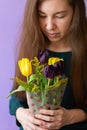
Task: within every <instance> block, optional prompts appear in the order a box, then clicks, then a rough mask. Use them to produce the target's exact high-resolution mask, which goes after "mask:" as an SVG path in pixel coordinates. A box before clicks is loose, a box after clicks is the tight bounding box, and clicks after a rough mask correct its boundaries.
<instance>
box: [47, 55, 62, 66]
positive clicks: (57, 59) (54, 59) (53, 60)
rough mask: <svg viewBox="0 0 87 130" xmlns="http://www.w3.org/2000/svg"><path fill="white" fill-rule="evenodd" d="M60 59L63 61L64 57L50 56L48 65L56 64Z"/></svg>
mask: <svg viewBox="0 0 87 130" xmlns="http://www.w3.org/2000/svg"><path fill="white" fill-rule="evenodd" d="M59 61H63V59H62V58H56V57H53V58H49V60H48V65H54V64H55V63H56V62H59Z"/></svg>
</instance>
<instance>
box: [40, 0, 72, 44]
mask: <svg viewBox="0 0 87 130" xmlns="http://www.w3.org/2000/svg"><path fill="white" fill-rule="evenodd" d="M38 14H39V22H40V28H41V31H42V32H43V33H44V34H45V36H46V37H47V38H48V39H49V41H50V42H59V41H61V40H64V39H66V36H67V34H68V31H69V27H70V24H71V21H72V17H73V9H72V7H71V6H70V5H69V3H68V0H43V1H42V2H40V4H39V6H38Z"/></svg>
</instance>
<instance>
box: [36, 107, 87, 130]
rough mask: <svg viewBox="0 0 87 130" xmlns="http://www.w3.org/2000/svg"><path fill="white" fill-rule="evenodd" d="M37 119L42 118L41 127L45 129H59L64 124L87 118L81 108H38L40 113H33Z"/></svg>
mask: <svg viewBox="0 0 87 130" xmlns="http://www.w3.org/2000/svg"><path fill="white" fill-rule="evenodd" d="M35 117H36V118H37V119H40V120H43V121H44V122H43V123H42V127H43V128H45V129H47V130H54V129H60V128H61V127H63V126H65V125H70V124H73V123H77V122H82V121H85V120H86V119H87V114H86V113H85V112H84V111H83V110H82V109H71V110H68V109H65V108H63V107H60V108H59V109H58V110H40V114H37V115H35Z"/></svg>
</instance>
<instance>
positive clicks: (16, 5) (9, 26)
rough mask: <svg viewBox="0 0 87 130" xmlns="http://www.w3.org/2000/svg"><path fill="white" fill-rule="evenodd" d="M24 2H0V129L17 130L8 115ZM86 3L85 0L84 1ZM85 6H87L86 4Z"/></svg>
mask: <svg viewBox="0 0 87 130" xmlns="http://www.w3.org/2000/svg"><path fill="white" fill-rule="evenodd" d="M25 2H26V0H0V129H1V130H18V129H19V128H18V127H17V126H16V123H15V118H14V116H11V115H10V114H9V98H6V96H7V95H8V93H9V92H10V90H11V88H12V83H13V82H12V81H11V80H10V78H12V77H14V69H15V46H16V43H17V40H18V36H19V34H20V29H21V22H22V17H23V11H24V5H25ZM86 2H87V0H86ZM86 5H87V4H86Z"/></svg>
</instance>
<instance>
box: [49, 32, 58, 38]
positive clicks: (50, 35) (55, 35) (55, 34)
mask: <svg viewBox="0 0 87 130" xmlns="http://www.w3.org/2000/svg"><path fill="white" fill-rule="evenodd" d="M47 35H48V37H52V38H55V37H58V36H60V33H47Z"/></svg>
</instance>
